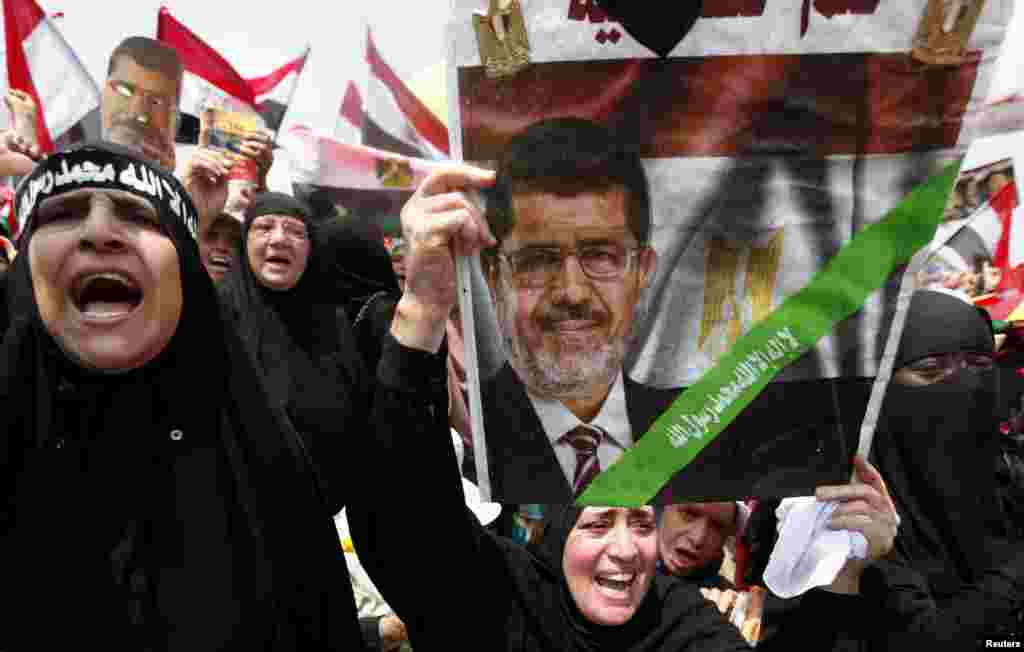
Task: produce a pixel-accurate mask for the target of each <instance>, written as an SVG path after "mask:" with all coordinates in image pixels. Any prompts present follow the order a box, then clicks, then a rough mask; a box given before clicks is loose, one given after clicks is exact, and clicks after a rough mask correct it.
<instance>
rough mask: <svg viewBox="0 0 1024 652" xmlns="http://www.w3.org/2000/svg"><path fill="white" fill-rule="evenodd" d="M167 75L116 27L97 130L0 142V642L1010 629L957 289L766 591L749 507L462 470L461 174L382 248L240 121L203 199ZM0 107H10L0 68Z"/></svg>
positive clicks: (1014, 457) (871, 638) (547, 640)
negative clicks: (491, 491)
mask: <svg viewBox="0 0 1024 652" xmlns="http://www.w3.org/2000/svg"><path fill="white" fill-rule="evenodd" d="M181 75H182V71H181V66H180V63H178V62H177V59H176V55H175V53H174V51H173V50H172V49H169V48H167V47H166V46H164V45H162V44H159V43H157V42H155V41H152V40H150V39H144V38H141V37H136V38H131V39H127V40H126V41H125V42H124V43H122V44H121V46H119V47H118V48H117V49H116V50H115V51H114V53H113V55H112V56H111V61H110V67H109V78H108V80H107V83H106V85H105V86H104V95H103V104H102V106H101V109H102V113H103V125H104V134H103V141H102V142H93V143H85V144H79V145H76V146H74V147H70V148H68V149H65V150H63V151H59V152H57V153H53V154H50V155H44V154H43V153H41V152H40V151H39V149H38V146H37V145H36V144H35V143H33V142H31V139H30V138H26V136H25V134H19V133H17V132H16V130H11V131H9V132H6V133H4V134H3V135H2V140H0V145H2V151H0V175H17V176H19V177H21V181H20V184H19V185H18V186H17V189H16V193H15V194H14V196H13V199H12V207H13V210H14V211H15V212H16V213H17V221H18V223H20V224H21V229H20V234H18V237H17V238H14V234H12V233H7V234H6V236H7V237H6V238H5V240H4V241H2V242H3V245H4V246H3V247H2V248H0V332H2V334H3V338H2V344H0V433H3V435H2V437H3V446H2V448H0V451H2V452H0V484H2V487H0V496H2V502H0V551H2V555H0V558H2V559H3V560H4V561H3V565H4V569H3V571H2V576H3V577H4V581H3V584H4V587H5V589H6V592H7V593H8V594H9V595H11V596H17V598H18V599H17V602H18V606H15V607H12V608H10V609H5V610H4V611H3V613H2V614H0V650H22V649H45V650H51V649H52V650H56V649H61V648H64V647H67V646H70V645H76V644H78V645H81V644H98V645H102V646H103V647H105V648H107V649H115V650H119V649H124V650H179V649H180V650H184V649H188V650H234V649H238V650H242V649H245V650H249V649H273V650H334V649H339V650H340V649H345V650H353V649H383V650H391V649H396V648H399V647H404V648H409V647H410V646H411V647H412V648H415V649H418V650H427V649H445V648H451V647H453V646H472V647H478V648H481V649H488V650H490V649H499V650H595V649H605V650H669V649H672V650H682V649H693V650H705V649H706V650H734V649H735V650H739V649H745V648H746V647H748V646H749V645H752V644H756V645H757V646H758V647H767V648H769V649H772V648H773V647H775V648H778V649H784V648H791V647H796V646H799V647H801V648H804V649H814V650H888V649H897V646H901V645H903V644H907V643H922V644H924V645H927V646H928V647H929V648H939V649H947V646H948V649H971V648H972V646H976V645H980V646H981V647H984V646H985V641H986V640H993V641H1017V640H1020V639H1019V638H1016V637H1019V636H1020V635H1021V634H1022V632H1024V625H1022V613H1024V611H1022V610H1024V541H1022V537H1024V434H1022V433H1024V429H1022V427H1021V423H1022V420H1021V418H1020V415H1021V413H1022V409H1021V405H1022V404H1021V401H1022V398H1024V378H1022V374H1021V373H1020V371H1019V370H1018V361H1019V358H1020V351H1024V348H1021V349H1017V348H1015V347H1016V343H1015V341H1014V340H1013V339H1010V340H1006V341H1005V342H1006V343H1005V344H1004V345H1003V347H1002V348H999V349H997V347H996V344H995V339H994V337H993V327H992V323H991V320H989V319H988V317H987V316H986V314H985V313H984V312H983V311H980V310H978V309H976V308H974V307H973V306H972V305H970V304H969V303H968V302H966V301H964V300H962V299H961V298H959V297H957V296H955V295H954V294H951V293H949V292H944V291H942V290H937V291H936V290H922V291H920V292H918V293H916V294H915V295H914V297H913V299H912V301H911V303H910V307H909V309H908V314H907V319H906V326H905V329H904V337H903V339H902V340H901V344H900V349H899V352H898V354H897V360H896V362H895V366H894V374H893V380H892V381H891V384H890V386H889V389H888V391H887V394H886V398H885V402H884V404H883V406H882V409H881V412H880V414H879V417H878V425H877V428H876V432H877V434H876V437H875V442H874V446H873V448H872V452H871V454H870V455H869V457H868V458H867V459H864V458H862V457H859V456H858V457H856V458H855V460H854V461H853V467H854V468H855V473H856V476H857V481H856V482H854V483H851V484H849V485H837V486H824V487H819V488H818V491H817V494H816V499H817V501H818V504H820V505H830V509H831V510H834V511H830V512H829V513H828V514H827V515H826V517H824V520H823V521H822V523H824V525H821V527H819V528H818V529H815V531H814V536H818V535H819V534H820V535H822V536H824V534H826V531H827V532H835V531H842V532H848V533H851V534H854V533H855V534H856V535H857V536H856V537H851V539H850V540H854V539H857V540H859V541H860V545H859V547H858V546H856V545H853V546H850V548H851V549H852V550H854V549H855V550H857V551H856V552H854V551H851V552H850V553H849V555H845V556H844V557H843V558H842V559H841V560H840V563H839V564H837V565H836V566H835V567H834V568H832V571H831V572H830V573H827V575H828V576H827V578H826V579H825V580H824V581H818V582H809V583H808V582H805V586H803V588H802V590H800V591H799V592H798V595H794V596H788V595H787V596H782V595H778V594H777V593H775V592H773V591H771V590H770V588H771V587H770V586H768V585H769V584H771V582H769V581H766V574H767V575H770V572H769V570H768V569H769V566H771V565H772V556H773V555H774V554H776V550H777V549H781V548H782V546H781V545H780V539H781V535H782V528H781V526H780V516H781V515H782V514H783V512H784V511H785V510H784V509H783V505H782V504H781V501H780V500H778V499H771V498H767V497H750V498H749V499H747V500H739V501H722V502H713V503H671V504H658V505H652V506H647V507H637V508H624V507H607V508H599V507H587V508H579V507H574V506H572V505H571V504H568V503H569V501H566V504H508V505H502V506H500V507H499V506H498V505H494V504H490V503H485V502H481V500H480V496H479V493H478V491H477V489H476V486H475V485H474V484H473V482H472V481H471V480H472V478H469V479H466V478H463V477H462V475H463V472H464V471H465V470H466V469H467V468H470V467H471V466H472V463H471V462H468V463H467V460H471V459H472V456H473V450H472V447H473V438H472V432H471V420H470V409H469V407H468V405H469V401H468V388H467V384H466V383H467V381H466V370H465V363H464V358H463V346H462V337H463V332H462V325H461V320H460V315H459V313H458V310H457V303H456V301H455V269H454V258H455V256H456V255H465V254H473V253H477V252H480V251H491V252H492V253H493V252H494V251H496V250H497V249H498V248H499V247H500V246H501V239H502V238H503V237H504V235H506V234H507V232H508V229H509V228H511V227H510V225H509V224H505V225H499V224H496V223H495V222H494V221H493V220H491V219H489V217H490V216H487V215H485V214H484V213H483V212H482V211H481V209H480V208H479V207H478V206H477V205H476V204H474V203H473V202H472V201H471V200H470V199H469V197H468V191H470V190H474V189H482V188H490V187H491V186H492V185H493V184H494V183H495V176H494V174H493V173H491V172H488V171H486V170H480V169H476V168H472V167H469V166H451V167H450V168H445V169H442V170H440V171H438V172H435V173H433V174H431V176H430V177H429V178H428V179H427V180H426V181H425V182H423V184H422V185H421V186H420V188H419V189H418V190H417V192H416V193H415V194H414V195H413V197H412V199H410V200H409V202H408V204H407V205H406V207H405V208H404V210H403V214H402V229H403V233H402V236H401V237H400V238H388V239H385V238H384V237H383V234H382V233H380V232H379V231H377V230H375V229H374V228H373V227H372V225H366V224H363V223H361V222H359V221H358V220H354V219H351V218H346V217H342V216H339V215H337V214H330V215H320V214H317V213H316V212H315V211H314V209H313V208H311V207H310V206H309V205H308V204H306V203H304V202H303V201H301V200H298V199H296V198H295V197H293V196H290V195H288V194H286V193H277V192H268V191H267V190H266V189H265V187H263V186H264V185H265V175H266V171H267V170H268V169H269V167H270V165H271V163H272V161H273V149H272V146H271V139H270V137H269V136H268V135H267V134H264V133H253V134H252V135H251V136H250V137H249V138H248V139H247V140H246V141H245V143H244V145H243V147H242V148H241V150H240V152H239V153H237V155H236V156H243V157H248V158H250V159H252V160H253V161H255V162H256V164H257V168H258V169H259V170H260V172H261V181H260V183H258V184H257V187H256V188H255V189H254V190H246V191H244V192H240V193H237V194H232V191H231V189H230V187H229V184H228V177H229V172H230V169H231V167H232V166H233V165H236V164H237V160H238V159H237V157H236V156H232V155H228V154H225V153H224V152H221V151H218V150H216V149H213V148H200V149H199V150H197V151H196V153H195V154H194V157H193V159H192V160H191V161H190V162H189V164H188V166H187V167H186V171H185V173H184V175H183V177H182V178H181V179H180V180H179V179H177V178H175V177H174V175H173V169H174V156H175V154H174V128H175V124H176V117H175V116H176V113H175V109H174V107H175V106H176V103H177V101H178V99H179V94H180V84H181ZM8 107H9V108H10V110H11V111H31V110H32V108H31V103H30V101H29V102H27V103H26V98H25V96H24V94H23V93H21V94H19V93H18V92H15V91H12V92H11V94H10V95H9V98H8ZM69 170H70V171H72V172H69ZM75 170H78V172H74V171H75ZM129 171H130V174H129ZM611 185H612V186H614V187H615V189H616V192H618V191H620V189H619V186H618V185H617V184H616V183H615V182H614V181H613V182H612V184H611ZM968 190H969V188H968ZM509 192H510V193H512V194H513V195H515V193H517V192H522V191H521V190H517V189H516V187H514V186H513V187H511V188H510V189H509ZM573 192H575V193H576V195H574V196H584V197H586V196H588V195H589V194H591V193H593V192H594V191H593V190H592V189H590V188H588V187H586V184H581V186H580V188H578V189H574V190H573ZM958 192H960V190H959V189H958ZM968 195H969V193H968V192H967V190H965V191H964V196H965V200H964V202H965V203H967V204H969V201H968V199H969V197H968ZM510 202H511V203H510V205H511V204H512V203H514V201H512V200H510ZM511 219H512V220H513V222H514V220H515V217H512V218H511ZM501 230H504V232H501ZM615 253H616V252H615V251H610V252H607V251H595V250H587V251H582V250H581V251H578V252H575V253H573V254H572V255H574V256H575V257H576V261H575V262H573V263H569V262H567V258H568V257H563V258H560V259H558V260H557V261H556V262H557V270H556V271H554V272H551V270H550V269H548V268H550V267H551V265H550V264H549V263H550V261H547V260H541V261H537V260H534V259H532V258H531V259H527V258H525V257H522V256H520V257H517V258H512V257H509V260H510V261H511V262H508V263H507V265H510V266H512V267H516V268H517V269H518V271H513V272H512V274H513V276H515V275H516V274H518V275H519V276H518V277H517V278H519V279H521V278H523V274H524V273H530V271H531V268H530V267H529V266H530V265H533V266H534V267H533V268H532V270H533V274H534V276H538V275H540V276H545V278H544V280H545V282H547V281H549V280H550V279H548V278H547V277H548V276H551V275H557V274H562V273H563V271H564V270H572V271H566V272H565V273H566V274H570V273H571V274H576V273H577V271H576V270H577V265H578V266H579V267H578V272H579V273H578V275H577V277H575V278H574V280H573V281H572V282H576V283H587V282H589V281H587V279H590V281H593V280H595V275H596V277H597V278H600V276H601V274H602V273H605V268H604V267H602V265H614V264H618V263H615V261H614V260H612V261H606V260H605V259H604V258H602V256H606V257H613V254H615ZM621 257H622V256H620V258H621ZM493 259H494V261H495V262H494V263H493V265H494V266H495V267H494V269H495V270H503V269H505V267H504V266H503V264H506V263H502V262H500V261H505V258H502V257H501V254H500V252H499V255H498V256H496V257H493ZM584 259H585V260H584ZM542 263H543V264H547V267H544V266H543V265H542ZM621 265H626V266H628V265H629V263H628V262H622V263H621ZM607 269H609V270H610V271H608V272H607V274H612V273H618V272H616V270H614V269H611V267H608V268H607ZM523 270H526V272H523ZM619 271H621V270H619ZM549 272H550V274H549ZM493 273H494V274H495V275H498V274H500V273H501V272H500V271H494V272H493ZM520 289H522V288H520ZM581 469H582V465H580V466H579V467H577V471H579V473H578V474H577V475H576V477H575V478H570V480H574V481H575V482H574V484H575V485H580V484H585V482H586V481H588V480H589V478H587V477H586V475H585V473H583V472H582V471H581ZM468 475H470V476H471V475H472V474H471V473H469V474H468ZM579 488H580V487H579V486H574V489H579ZM797 575H799V572H797V571H793V573H791V574H790V579H793V578H794V577H795V576H797ZM796 580H798V581H797V583H800V582H802V581H804V580H803V579H801V578H796ZM979 641H981V643H980V644H979V643H978V642H979Z"/></svg>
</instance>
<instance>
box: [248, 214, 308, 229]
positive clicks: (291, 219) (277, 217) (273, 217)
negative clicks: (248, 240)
mask: <svg viewBox="0 0 1024 652" xmlns="http://www.w3.org/2000/svg"><path fill="white" fill-rule="evenodd" d="M257 222H263V223H274V224H276V223H278V222H283V223H285V224H291V223H295V224H301V225H302V226H306V222H305V220H303V219H302V218H301V217H296V216H295V215H283V214H281V213H267V214H266V215H260V216H259V217H256V218H253V224H255V223H257Z"/></svg>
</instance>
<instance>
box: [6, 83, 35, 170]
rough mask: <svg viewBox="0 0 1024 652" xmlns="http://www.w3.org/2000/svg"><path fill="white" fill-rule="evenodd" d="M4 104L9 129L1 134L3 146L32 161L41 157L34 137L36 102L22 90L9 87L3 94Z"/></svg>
mask: <svg viewBox="0 0 1024 652" xmlns="http://www.w3.org/2000/svg"><path fill="white" fill-rule="evenodd" d="M4 104H5V105H6V106H7V110H8V111H9V112H10V114H11V129H10V130H8V131H5V132H4V133H3V136H2V143H0V144H2V145H3V147H5V148H6V149H7V151H8V152H11V153H14V154H21V155H23V156H27V157H29V158H30V159H32V160H33V161H38V160H39V159H41V158H42V155H43V152H42V150H41V149H40V148H39V143H38V141H37V138H36V113H37V109H36V102H35V100H33V99H32V96H31V95H29V94H28V93H26V92H24V91H19V90H17V89H14V88H11V89H8V90H7V93H6V94H5V95H4Z"/></svg>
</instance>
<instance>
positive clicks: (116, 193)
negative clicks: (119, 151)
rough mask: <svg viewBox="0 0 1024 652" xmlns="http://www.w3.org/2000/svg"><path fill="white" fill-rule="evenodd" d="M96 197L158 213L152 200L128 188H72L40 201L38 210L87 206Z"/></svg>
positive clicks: (40, 211) (41, 211) (42, 211)
mask: <svg viewBox="0 0 1024 652" xmlns="http://www.w3.org/2000/svg"><path fill="white" fill-rule="evenodd" d="M95 199H99V200H104V199H106V200H110V201H111V202H112V203H114V204H115V205H117V204H120V205H124V204H130V205H132V206H134V207H138V208H145V209H147V210H149V211H152V212H153V213H156V212H157V210H156V207H155V206H154V205H153V203H152V202H151V201H149V200H148V199H146V198H144V197H140V196H139V195H136V194H135V193H132V192H128V191H127V190H113V189H104V188H79V189H78V190H72V191H70V192H65V193H62V194H60V195H56V196H54V197H47V198H46V199H44V200H43V201H41V202H40V203H39V208H38V209H37V211H38V212H39V213H45V212H47V211H48V210H51V209H52V208H53V207H55V206H66V205H67V204H69V203H74V204H79V203H80V204H81V205H83V206H87V205H88V204H89V203H90V202H92V201H93V200H95Z"/></svg>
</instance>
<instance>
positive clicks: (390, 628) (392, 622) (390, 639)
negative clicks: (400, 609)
mask: <svg viewBox="0 0 1024 652" xmlns="http://www.w3.org/2000/svg"><path fill="white" fill-rule="evenodd" d="M380 629H381V636H380V638H381V642H382V643H383V644H384V649H385V650H394V649H396V648H397V647H399V646H400V645H401V644H402V643H403V642H405V641H407V640H409V632H407V631H406V629H405V623H403V622H402V620H401V619H400V618H399V617H398V616H396V615H394V614H390V615H387V616H384V617H383V618H381V619H380Z"/></svg>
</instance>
